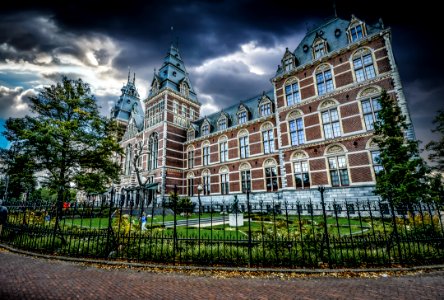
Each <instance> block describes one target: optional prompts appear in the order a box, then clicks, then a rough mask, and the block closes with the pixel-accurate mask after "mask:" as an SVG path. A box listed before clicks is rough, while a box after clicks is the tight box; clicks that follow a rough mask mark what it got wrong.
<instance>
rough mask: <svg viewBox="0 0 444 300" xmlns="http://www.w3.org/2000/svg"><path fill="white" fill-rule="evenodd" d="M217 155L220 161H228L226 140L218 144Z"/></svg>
mask: <svg viewBox="0 0 444 300" xmlns="http://www.w3.org/2000/svg"><path fill="white" fill-rule="evenodd" d="M219 157H220V162H226V161H228V142H222V143H220V144H219Z"/></svg>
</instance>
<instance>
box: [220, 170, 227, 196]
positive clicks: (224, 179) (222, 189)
mask: <svg viewBox="0 0 444 300" xmlns="http://www.w3.org/2000/svg"><path fill="white" fill-rule="evenodd" d="M228 182H229V181H228V174H221V175H220V192H221V194H222V195H228V192H229V188H228V186H229V184H228Z"/></svg>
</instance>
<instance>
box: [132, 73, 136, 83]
mask: <svg viewBox="0 0 444 300" xmlns="http://www.w3.org/2000/svg"><path fill="white" fill-rule="evenodd" d="M133 84H136V72H134V77H133Z"/></svg>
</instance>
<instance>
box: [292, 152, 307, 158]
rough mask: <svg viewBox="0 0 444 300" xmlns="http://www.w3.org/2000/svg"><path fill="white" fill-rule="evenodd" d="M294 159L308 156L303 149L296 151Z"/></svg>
mask: <svg viewBox="0 0 444 300" xmlns="http://www.w3.org/2000/svg"><path fill="white" fill-rule="evenodd" d="M291 157H292V159H293V160H296V159H304V158H307V154H306V153H305V152H303V151H295V152H293V155H292V156H291Z"/></svg>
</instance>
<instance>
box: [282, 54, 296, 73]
mask: <svg viewBox="0 0 444 300" xmlns="http://www.w3.org/2000/svg"><path fill="white" fill-rule="evenodd" d="M282 66H283V67H284V72H288V71H290V70H292V69H293V68H294V66H295V57H294V54H293V53H291V52H290V51H289V50H288V48H287V49H285V54H284V57H283V58H282Z"/></svg>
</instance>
